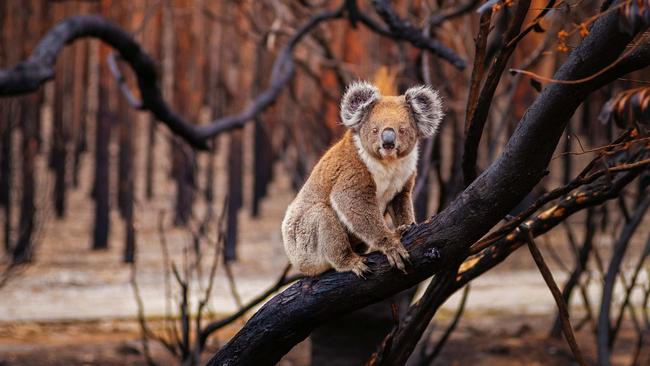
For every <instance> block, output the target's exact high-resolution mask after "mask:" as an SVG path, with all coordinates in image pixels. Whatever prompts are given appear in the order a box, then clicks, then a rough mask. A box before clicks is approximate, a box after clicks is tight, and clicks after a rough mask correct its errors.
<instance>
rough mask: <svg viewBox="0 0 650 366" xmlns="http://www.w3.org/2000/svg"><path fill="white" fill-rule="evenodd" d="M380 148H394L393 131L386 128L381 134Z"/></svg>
mask: <svg viewBox="0 0 650 366" xmlns="http://www.w3.org/2000/svg"><path fill="white" fill-rule="evenodd" d="M381 147H383V148H384V149H387V150H390V149H393V148H394V147H395V130H393V129H392V128H387V129H385V130H383V131H382V132H381Z"/></svg>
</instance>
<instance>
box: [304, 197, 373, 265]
mask: <svg viewBox="0 0 650 366" xmlns="http://www.w3.org/2000/svg"><path fill="white" fill-rule="evenodd" d="M317 235H318V248H319V250H320V252H321V254H322V255H323V257H325V259H326V260H327V261H328V262H329V263H330V264H331V265H332V267H334V269H335V270H337V271H338V272H347V271H352V272H354V273H355V274H356V275H357V276H359V277H363V274H364V273H365V272H368V266H367V265H366V264H365V263H364V259H363V257H361V256H360V255H358V254H357V253H355V252H354V251H353V250H352V246H351V245H350V241H349V238H348V233H347V231H346V230H345V228H344V227H343V224H342V223H341V222H340V221H339V218H338V217H337V216H336V213H335V212H334V210H332V209H331V208H330V207H328V206H325V207H324V208H323V209H322V210H321V212H320V213H319V220H318V233H317Z"/></svg>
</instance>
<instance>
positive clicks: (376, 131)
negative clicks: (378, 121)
mask: <svg viewBox="0 0 650 366" xmlns="http://www.w3.org/2000/svg"><path fill="white" fill-rule="evenodd" d="M378 132H379V129H378V128H377V127H375V128H373V129H372V133H374V134H375V135H376V134H377V133H378Z"/></svg>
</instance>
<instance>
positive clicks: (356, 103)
mask: <svg viewBox="0 0 650 366" xmlns="http://www.w3.org/2000/svg"><path fill="white" fill-rule="evenodd" d="M380 97H381V94H380V93H379V89H377V87H375V86H374V85H372V84H370V83H369V82H367V81H355V82H353V83H352V84H350V85H348V87H347V89H346V90H345V94H344V95H343V99H341V121H342V122H343V124H344V125H345V127H348V128H358V127H359V126H360V125H361V122H362V120H363V116H364V114H365V113H366V111H367V110H368V107H370V106H371V105H372V104H373V103H374V102H376V101H377V100H379V98H380Z"/></svg>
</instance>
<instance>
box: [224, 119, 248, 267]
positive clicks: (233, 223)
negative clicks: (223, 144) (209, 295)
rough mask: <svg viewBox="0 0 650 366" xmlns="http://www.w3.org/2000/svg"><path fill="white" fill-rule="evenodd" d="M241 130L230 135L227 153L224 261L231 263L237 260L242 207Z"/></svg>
mask: <svg viewBox="0 0 650 366" xmlns="http://www.w3.org/2000/svg"><path fill="white" fill-rule="evenodd" d="M242 132H243V131H242V130H236V131H233V132H232V133H231V134H230V149H229V151H228V218H227V219H228V224H227V229H226V243H225V248H224V250H225V252H224V259H225V260H226V261H233V260H235V259H236V258H237V256H236V246H237V227H238V220H237V214H238V212H239V209H240V208H241V206H242V198H243V197H242V194H243V193H242V152H243V150H242V135H243V133H242Z"/></svg>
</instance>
